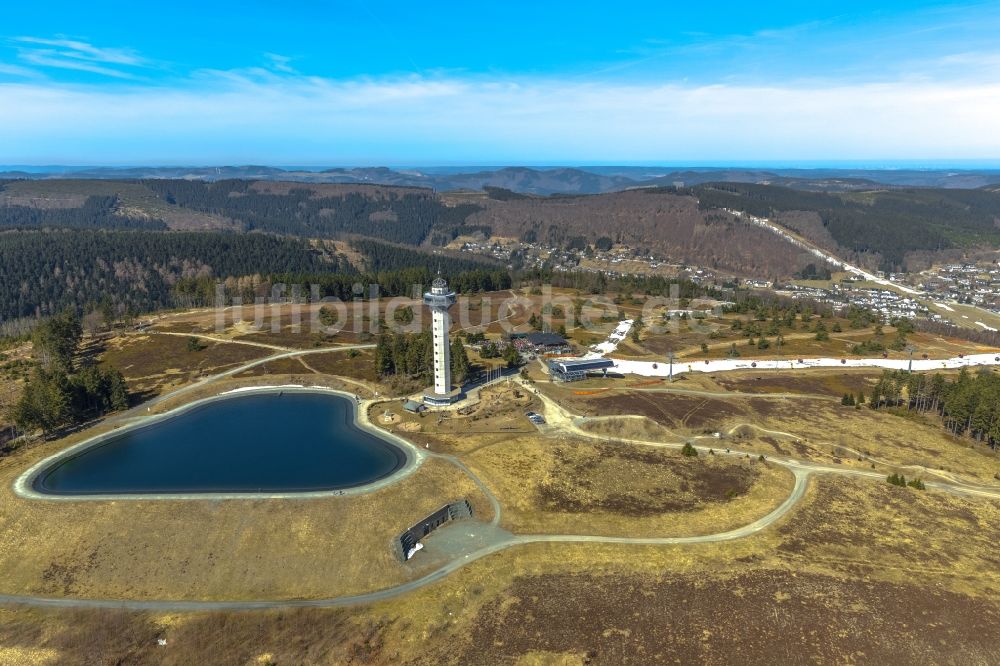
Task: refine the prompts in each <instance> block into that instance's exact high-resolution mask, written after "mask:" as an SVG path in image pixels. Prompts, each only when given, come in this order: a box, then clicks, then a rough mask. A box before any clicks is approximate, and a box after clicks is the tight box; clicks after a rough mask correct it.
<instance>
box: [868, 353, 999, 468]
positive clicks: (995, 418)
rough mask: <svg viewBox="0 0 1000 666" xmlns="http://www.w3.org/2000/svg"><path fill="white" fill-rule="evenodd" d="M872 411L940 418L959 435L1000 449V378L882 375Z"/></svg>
mask: <svg viewBox="0 0 1000 666" xmlns="http://www.w3.org/2000/svg"><path fill="white" fill-rule="evenodd" d="M869 406H870V407H871V408H872V409H879V408H886V407H896V408H905V409H906V410H913V411H918V412H927V413H931V414H937V415H938V416H940V417H941V420H942V424H943V426H944V427H945V428H947V429H948V430H949V431H950V432H951V433H953V434H955V435H963V434H968V435H969V436H971V437H972V438H974V439H976V440H978V441H981V442H985V443H987V444H989V446H991V447H992V448H994V449H996V448H997V447H998V446H1000V376H998V375H997V374H995V373H993V372H990V371H989V370H986V369H982V370H980V371H978V372H974V373H973V372H969V370H968V368H962V370H961V372H959V374H958V376H957V377H956V378H954V379H951V380H949V379H947V378H946V377H944V376H943V375H940V374H931V375H928V374H918V373H912V372H906V371H903V370H886V371H885V372H883V373H882V377H881V378H880V379H879V381H878V383H877V384H876V385H875V388H874V389H872V393H871V397H870V399H869Z"/></svg>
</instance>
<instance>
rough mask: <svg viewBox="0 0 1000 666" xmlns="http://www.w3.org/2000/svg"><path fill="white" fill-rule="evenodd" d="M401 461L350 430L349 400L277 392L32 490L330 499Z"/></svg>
mask: <svg viewBox="0 0 1000 666" xmlns="http://www.w3.org/2000/svg"><path fill="white" fill-rule="evenodd" d="M405 461H406V457H405V454H404V453H403V451H402V449H400V448H399V447H398V446H396V445H394V444H391V443H389V442H387V441H386V440H384V439H382V438H380V437H377V436H375V435H373V434H370V433H368V432H366V431H364V430H361V429H360V428H358V427H357V426H356V425H355V424H354V406H353V404H352V400H350V399H348V398H342V397H339V396H333V395H329V394H320V393H297V392H290V393H282V394H279V393H277V392H275V393H266V394H256V395H242V396H238V397H231V398H225V399H222V400H217V401H214V402H210V403H207V404H204V405H201V406H199V407H196V408H194V409H192V410H190V411H187V412H184V413H182V414H179V415H177V416H174V417H171V418H168V419H166V420H163V421H159V422H157V423H154V424H151V425H149V426H145V427H142V428H139V429H136V430H130V431H128V432H125V433H122V434H120V435H116V436H114V437H112V438H111V439H109V440H106V441H105V442H104V443H103V444H100V445H98V446H96V447H94V448H89V449H85V450H84V451H82V452H81V453H79V454H77V455H75V456H73V457H72V458H68V459H65V460H62V461H59V462H57V463H55V466H54V467H50V468H48V469H46V470H43V472H42V473H41V474H40V475H39V476H38V477H37V478H36V480H35V483H34V487H35V490H37V491H40V492H48V493H55V494H61V495H62V494H104V493H183V492H200V493H205V492H305V491H316V490H335V489H340V488H348V487H351V486H357V485H362V484H365V483H369V482H371V481H375V480H377V479H380V478H382V477H384V476H387V475H388V474H391V473H392V472H394V471H395V470H397V469H399V467H401V466H402V465H403V463H404V462H405Z"/></svg>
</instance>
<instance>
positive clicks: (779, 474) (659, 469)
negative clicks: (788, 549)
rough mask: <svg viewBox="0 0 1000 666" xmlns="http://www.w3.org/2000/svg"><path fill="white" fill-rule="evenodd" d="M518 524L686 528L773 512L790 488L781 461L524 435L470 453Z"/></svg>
mask: <svg viewBox="0 0 1000 666" xmlns="http://www.w3.org/2000/svg"><path fill="white" fill-rule="evenodd" d="M463 459H464V460H465V461H466V464H468V465H469V467H470V468H471V469H472V470H473V471H474V472H475V473H476V474H477V475H478V476H479V477H480V478H482V479H483V480H484V481H486V482H487V483H488V484H489V485H490V487H491V488H492V489H493V491H494V493H495V494H496V495H497V497H498V498H499V499H500V502H501V504H502V505H503V506H504V509H505V510H504V513H503V521H502V523H501V524H502V525H503V526H504V527H506V528H508V529H510V530H511V531H513V532H515V533H519V534H521V533H525V534H530V533H555V534H604V535H611V536H688V535H697V534H711V533H714V532H723V531H726V530H729V529H732V528H735V527H739V526H741V525H745V524H747V523H751V522H753V521H754V520H756V519H757V518H760V517H761V516H763V515H765V514H767V513H769V512H770V511H771V510H773V509H774V508H775V507H776V506H777V505H778V504H780V503H781V502H782V501H784V499H785V498H786V497H788V494H789V492H791V488H792V475H791V474H790V473H788V472H787V471H786V470H784V469H782V468H779V467H777V466H774V465H767V464H761V463H759V462H757V461H756V460H753V461H749V460H748V461H733V460H731V459H729V460H723V459H721V458H716V457H714V456H708V455H705V456H699V457H697V458H687V457H685V456H682V455H681V454H680V452H679V451H676V450H660V449H654V448H650V447H645V446H635V445H628V444H610V443H609V444H605V443H594V442H590V441H585V440H579V439H577V440H572V439H559V440H555V441H554V440H552V439H551V438H543V437H541V436H538V435H528V436H518V437H516V438H508V439H505V440H502V441H497V442H496V443H494V444H492V445H486V446H480V447H479V448H477V449H476V450H474V451H472V452H470V453H469V454H468V455H466V456H463Z"/></svg>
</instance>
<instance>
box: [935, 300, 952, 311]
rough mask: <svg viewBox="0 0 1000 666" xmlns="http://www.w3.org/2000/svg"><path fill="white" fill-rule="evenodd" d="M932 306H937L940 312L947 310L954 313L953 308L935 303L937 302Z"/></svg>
mask: <svg viewBox="0 0 1000 666" xmlns="http://www.w3.org/2000/svg"><path fill="white" fill-rule="evenodd" d="M934 305H936V306H938V307H939V308H941V309H942V310H947V311H948V312H954V311H955V308H950V307H948V306H947V305H945V304H944V303H937V302H935V303H934Z"/></svg>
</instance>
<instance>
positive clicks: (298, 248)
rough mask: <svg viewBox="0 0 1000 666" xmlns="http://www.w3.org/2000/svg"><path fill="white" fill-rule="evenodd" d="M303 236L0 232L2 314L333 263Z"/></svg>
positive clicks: (150, 301)
mask: <svg viewBox="0 0 1000 666" xmlns="http://www.w3.org/2000/svg"><path fill="white" fill-rule="evenodd" d="M338 268H341V269H342V267H341V266H340V265H339V264H338V263H337V259H336V258H332V259H331V258H330V257H324V256H323V255H322V254H321V253H320V252H318V251H316V250H315V249H313V248H312V247H310V245H309V243H307V242H306V241H303V240H295V239H285V238H278V237H274V236H268V235H264V234H232V233H196V232H177V233H158V232H151V231H92V230H73V231H7V232H3V233H0V319H14V318H18V317H31V316H35V315H49V314H53V313H55V312H58V311H59V310H61V309H62V308H64V307H66V306H73V307H75V308H77V309H79V310H83V309H85V308H87V307H89V306H93V304H97V303H101V302H104V301H111V302H112V303H113V304H114V305H115V306H116V307H117V309H118V310H119V311H120V312H124V311H125V310H126V309H127V310H129V311H131V312H133V313H139V312H148V311H150V310H154V309H157V308H162V307H165V306H168V305H171V304H172V301H171V290H172V287H173V285H174V283H176V282H177V281H178V280H180V279H181V278H185V277H188V278H190V277H196V276H199V275H212V276H216V277H228V276H243V275H254V274H258V275H259V274H262V273H263V274H267V273H283V272H291V271H315V272H318V271H320V270H337V269H338Z"/></svg>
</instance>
